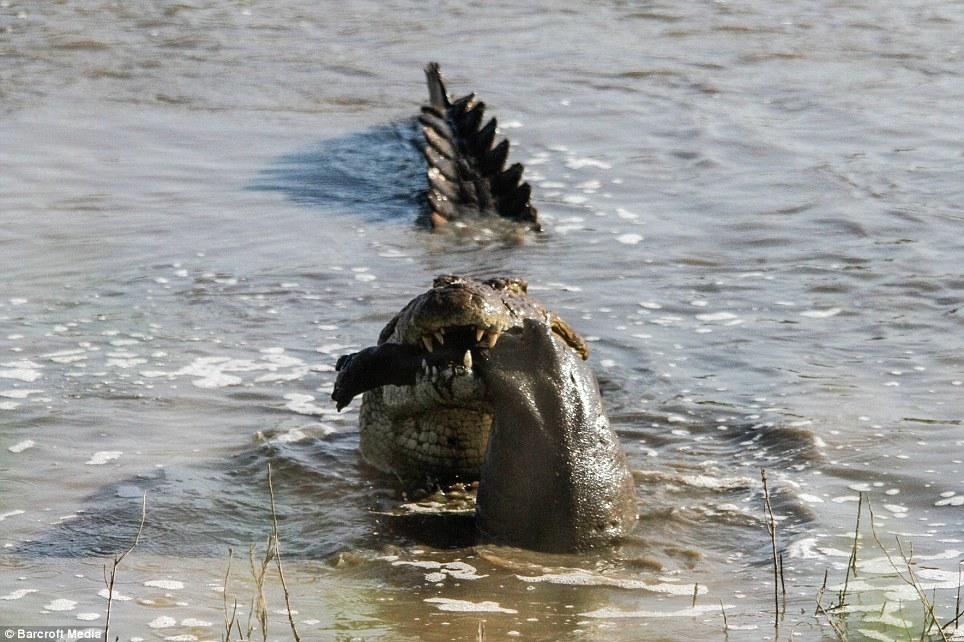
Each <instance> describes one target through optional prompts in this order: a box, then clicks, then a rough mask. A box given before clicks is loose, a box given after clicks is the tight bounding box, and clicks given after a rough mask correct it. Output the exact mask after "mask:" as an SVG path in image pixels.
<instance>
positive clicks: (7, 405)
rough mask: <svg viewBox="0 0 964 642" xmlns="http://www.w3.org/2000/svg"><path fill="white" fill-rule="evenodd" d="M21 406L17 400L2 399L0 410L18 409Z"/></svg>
mask: <svg viewBox="0 0 964 642" xmlns="http://www.w3.org/2000/svg"><path fill="white" fill-rule="evenodd" d="M19 407H20V404H19V403H17V402H16V401H0V410H16V409H17V408H19Z"/></svg>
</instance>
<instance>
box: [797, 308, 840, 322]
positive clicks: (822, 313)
mask: <svg viewBox="0 0 964 642" xmlns="http://www.w3.org/2000/svg"><path fill="white" fill-rule="evenodd" d="M841 312H843V310H842V309H841V308H828V309H826V310H804V311H803V312H801V313H800V316H802V317H807V318H808V319H829V318H830V317H835V316H837V315H838V314H840V313H841Z"/></svg>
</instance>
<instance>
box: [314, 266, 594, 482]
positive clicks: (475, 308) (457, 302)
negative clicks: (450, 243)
mask: <svg viewBox="0 0 964 642" xmlns="http://www.w3.org/2000/svg"><path fill="white" fill-rule="evenodd" d="M526 319H531V320H535V321H539V322H540V323H543V324H545V325H546V326H548V327H549V328H551V331H552V332H553V333H555V334H556V335H557V336H558V337H559V338H560V340H561V345H564V346H566V349H568V350H571V351H573V353H574V354H575V355H578V357H581V358H583V359H585V358H586V357H587V356H588V348H587V346H586V344H585V342H584V341H583V340H582V338H581V337H579V335H578V334H577V333H576V332H575V331H574V330H573V329H572V328H571V327H570V326H569V325H568V324H567V323H566V322H565V321H563V320H562V319H560V318H559V317H558V316H556V315H555V314H553V313H552V312H550V311H549V310H548V309H547V308H546V307H545V306H544V305H542V304H541V303H539V302H538V301H536V300H534V299H533V298H532V297H530V296H529V294H528V293H527V284H526V282H525V281H524V280H522V279H514V278H493V279H487V280H476V279H472V278H469V277H461V276H451V275H447V276H440V277H438V278H436V279H435V281H434V283H433V284H432V288H431V289H430V290H428V291H427V292H425V293H423V294H421V295H419V296H417V297H415V298H414V299H412V300H411V301H410V302H409V303H408V304H407V305H406V306H405V307H404V308H402V310H401V311H400V312H399V313H398V314H397V315H396V316H395V317H394V318H393V319H392V320H391V321H389V322H388V324H387V325H386V326H385V328H384V329H383V330H382V332H381V334H380V335H379V338H378V344H377V345H376V346H373V347H370V348H366V349H365V350H362V351H360V352H357V353H355V354H352V355H347V356H345V357H342V358H341V359H340V360H339V362H338V366H337V369H338V371H339V374H338V378H337V380H336V383H335V389H334V391H333V393H332V398H333V399H335V401H336V402H337V404H338V407H339V409H340V408H342V407H344V406H345V405H347V404H348V403H349V402H350V401H351V399H352V398H353V397H354V396H356V395H358V394H361V393H364V397H363V399H362V408H361V418H360V423H361V451H362V455H363V457H364V458H365V459H366V460H367V461H368V462H369V463H370V464H371V465H373V466H374V467H376V468H378V469H380V470H383V471H386V472H390V473H393V474H396V475H398V476H399V477H401V478H403V479H406V480H412V481H420V480H424V479H426V478H428V479H430V480H432V481H438V482H444V481H454V480H460V479H461V480H476V479H478V475H479V472H480V470H481V465H482V460H483V458H484V455H485V448H486V444H487V441H488V435H489V430H490V427H491V425H492V417H493V409H492V400H491V398H490V396H489V395H488V393H487V389H486V385H485V383H484V380H483V378H482V377H481V376H480V374H479V370H478V364H479V361H480V357H481V356H483V353H484V352H487V351H488V350H490V349H492V348H493V347H494V346H496V344H497V343H498V341H499V338H500V337H501V336H502V335H503V334H504V333H506V332H508V331H510V330H513V329H519V328H521V327H522V326H523V323H524V321H525V320H526Z"/></svg>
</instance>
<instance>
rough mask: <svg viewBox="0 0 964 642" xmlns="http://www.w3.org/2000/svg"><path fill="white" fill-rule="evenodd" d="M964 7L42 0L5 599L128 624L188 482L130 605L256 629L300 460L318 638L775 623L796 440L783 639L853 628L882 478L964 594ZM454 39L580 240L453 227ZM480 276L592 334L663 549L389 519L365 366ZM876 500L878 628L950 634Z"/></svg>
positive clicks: (461, 71)
mask: <svg viewBox="0 0 964 642" xmlns="http://www.w3.org/2000/svg"><path fill="white" fill-rule="evenodd" d="M279 5H283V6H279ZM962 31H964V6H962V5H960V4H949V3H944V4H934V3H927V2H916V3H915V2H904V3H869V2H868V3H859V2H858V3H835V2H824V1H821V2H808V3H802V2H795V3H771V2H758V1H756V0H750V1H748V2H741V3H727V2H699V3H668V2H647V3H642V4H627V3H594V4H592V5H590V6H586V5H584V4H583V3H571V4H568V5H566V6H563V5H560V4H559V3H546V4H545V6H541V7H540V6H538V5H537V4H533V3H529V4H528V5H520V4H519V3H504V4H499V3H494V4H485V5H480V6H474V7H465V8H461V7H460V6H458V5H446V4H444V3H443V4H442V5H439V4H438V3H406V2H399V3H392V4H390V5H385V4H383V3H378V2H369V1H367V0H366V1H363V2H353V3H347V4H344V5H340V4H335V3H314V2H287V3H256V2H213V1H209V0H198V1H197V2H190V3H188V2H154V3H146V2H99V1H98V2H85V3H32V2H18V1H17V0H3V2H2V3H0V221H2V228H0V229H2V231H0V261H2V268H3V269H2V273H0V423H2V428H0V482H2V486H0V542H2V546H3V548H2V551H0V616H2V617H0V623H2V624H7V623H17V624H21V623H22V624H61V623H67V624H69V623H74V624H83V623H92V624H94V625H97V626H102V625H103V623H104V617H105V615H104V612H105V608H106V605H107V600H106V599H105V596H106V594H107V593H106V590H105V588H104V580H103V567H104V564H105V561H107V560H109V558H110V556H111V555H114V554H116V553H118V552H120V551H122V550H123V549H125V548H126V547H127V546H129V545H130V543H131V541H132V539H133V537H134V534H135V532H136V531H137V525H138V522H139V520H140V515H141V502H142V496H143V494H144V493H145V492H146V494H147V522H146V524H145V526H144V529H143V532H142V534H141V536H140V539H139V541H138V544H137V546H136V548H135V549H134V550H133V552H132V553H131V554H130V555H129V556H128V557H127V558H126V559H125V560H124V562H123V563H122V565H121V567H120V570H119V572H118V577H117V584H116V587H115V599H114V600H113V604H112V615H111V617H112V628H113V631H114V632H115V633H118V634H119V635H121V636H122V637H121V639H157V638H162V637H168V638H170V639H181V640H189V639H200V640H205V639H220V638H221V637H222V634H223V630H224V626H225V625H224V618H225V611H227V612H228V614H229V615H230V613H231V612H233V604H234V602H235V601H237V618H238V620H239V621H240V622H241V623H242V625H243V626H242V628H243V629H245V630H246V629H247V623H248V612H249V609H250V604H251V597H252V595H253V594H254V588H253V586H252V583H251V579H250V577H251V574H250V571H249V562H248V547H249V546H250V545H251V544H252V543H257V544H258V547H259V548H258V551H257V554H258V555H261V554H263V550H264V541H265V540H266V538H267V536H268V534H269V532H270V529H271V513H270V508H269V506H270V501H269V493H268V489H267V485H266V474H267V468H268V464H269V463H270V464H271V467H272V472H273V484H274V489H275V495H276V501H277V513H278V519H279V528H280V534H281V543H282V553H283V555H284V558H283V559H284V564H285V576H286V580H287V586H288V589H289V592H290V601H291V606H292V608H293V609H294V610H295V611H296V613H295V614H294V615H293V618H292V619H293V621H294V623H295V625H296V626H297V627H298V629H299V630H300V632H301V634H302V637H303V639H322V640H332V639H350V638H353V637H357V638H360V639H366V640H367V639H383V640H417V639H424V640H450V639H452V640H470V639H475V638H476V635H477V630H478V626H479V621H480V620H482V621H484V626H485V635H486V639H512V638H515V637H519V638H520V639H527V640H639V639H655V638H659V639H667V640H719V639H722V636H723V635H724V630H726V634H727V635H728V638H729V639H730V640H744V639H745V640H759V639H773V638H774V636H775V632H774V628H773V617H774V615H773V612H774V605H773V577H772V567H771V558H772V554H771V542H770V538H769V535H768V534H767V529H766V527H765V522H764V520H763V514H764V513H763V507H764V502H763V487H762V484H761V477H760V471H761V469H762V468H765V469H766V470H767V475H768V478H769V480H768V481H769V486H770V494H771V500H772V503H773V508H774V511H775V514H776V519H777V545H778V548H779V553H780V555H782V558H783V564H784V580H785V586H786V607H785V613H784V618H785V619H784V620H783V624H782V625H781V630H780V635H781V637H783V638H787V637H791V636H792V637H794V638H795V639H820V638H821V637H822V636H826V637H828V638H829V637H832V636H833V633H832V632H831V631H830V629H829V627H828V625H827V623H826V619H825V618H822V617H819V616H817V617H815V616H814V615H813V614H814V610H815V607H816V600H817V597H818V595H819V593H820V587H821V585H822V584H823V582H824V574H825V572H827V573H828V576H827V577H828V579H827V588H826V591H825V595H824V597H823V603H824V605H825V606H829V605H830V604H831V603H832V602H834V601H835V600H836V599H837V592H838V590H839V588H840V587H841V585H842V584H843V582H844V579H845V576H846V568H847V561H848V558H849V556H850V552H851V547H852V545H853V531H854V522H855V519H856V516H857V506H858V498H859V496H860V493H864V494H865V497H866V498H867V499H868V500H869V502H870V506H871V507H872V508H873V511H874V516H875V518H874V522H875V525H876V531H877V535H878V537H879V539H880V541H881V543H882V544H883V545H884V546H885V548H886V549H887V550H888V551H889V552H890V554H891V555H893V556H894V558H895V563H896V564H897V566H899V567H900V568H902V569H903V570H904V571H905V575H906V564H905V563H904V562H903V561H902V560H901V559H900V555H899V553H898V552H897V545H896V541H895V535H897V536H899V537H900V539H901V542H902V544H904V546H905V552H908V551H909V549H910V548H911V547H912V549H913V554H912V555H913V559H912V560H911V563H912V568H913V569H914V571H915V574H916V576H917V577H918V579H919V583H920V584H922V585H923V587H924V588H925V590H926V592H927V595H928V596H930V597H931V598H932V599H934V601H935V602H936V604H937V613H938V616H939V618H940V619H941V620H942V621H946V620H949V619H951V617H953V615H952V611H953V607H954V594H955V591H956V588H957V586H958V581H959V580H958V564H959V561H960V559H961V557H962V555H964V553H962V551H964V541H962V538H964V510H962V508H961V506H962V505H964V475H962V469H964V466H962V463H961V460H962V457H964V455H962V453H964V427H962V419H964V388H962V381H964V328H962V321H964V308H962V307H961V306H962V300H964V275H962V268H961V265H962V251H964V241H962V238H964V218H962V205H964V190H962V187H961V186H962V184H964V183H962V181H961V176H962V172H964V157H962V149H964V135H962V131H964V111H962V110H961V105H962V104H964V79H962V71H964V60H962V58H964V56H962V51H961V44H960V34H961V33H962ZM429 60H439V61H440V62H441V63H442V68H443V71H444V72H445V73H446V76H447V78H448V80H449V83H450V86H451V88H452V89H453V91H455V92H464V91H468V90H476V91H478V92H479V94H480V96H481V97H482V98H483V99H484V100H486V101H487V103H488V104H489V105H490V108H491V113H494V114H495V115H497V116H498V117H499V119H500V123H501V129H502V133H503V135H508V136H510V137H511V139H512V141H513V143H514V147H513V153H512V155H513V158H514V159H515V160H521V161H523V162H525V163H526V167H527V174H526V175H527V177H528V178H529V180H530V181H531V182H532V184H533V189H534V194H535V202H536V204H537V206H538V207H539V208H540V211H541V215H542V218H543V221H544V225H545V228H546V232H545V233H544V234H541V235H532V234H530V235H528V236H527V237H526V238H525V240H524V242H523V243H522V244H516V243H512V242H505V241H503V240H500V237H499V235H498V234H493V235H487V234H486V233H485V231H484V230H479V231H478V232H477V234H476V237H477V238H473V237H472V236H471V235H470V236H468V237H459V238H456V237H454V236H453V235H448V234H441V235H438V234H436V235H433V234H431V233H428V232H426V231H425V230H422V229H419V228H417V227H416V226H415V225H414V223H413V222H414V220H415V218H416V216H417V214H418V212H419V208H420V207H421V205H420V200H419V197H420V194H419V190H421V189H423V187H424V177H423V173H422V172H423V167H422V164H421V161H420V159H419V157H418V154H417V152H416V151H414V149H413V147H412V144H411V143H412V140H413V139H414V137H415V134H414V129H413V127H412V123H411V117H412V116H413V114H415V113H416V111H417V107H418V105H419V103H420V102H421V101H422V100H423V98H424V93H425V90H424V86H423V77H422V71H421V67H422V65H423V64H424V63H425V62H427V61H429ZM450 272H455V273H464V274H470V275H496V274H510V275H521V276H524V277H526V278H527V279H528V280H529V281H530V283H531V288H530V291H531V292H533V293H535V294H536V295H537V296H538V297H539V298H541V299H542V300H543V301H545V302H546V303H548V304H549V305H550V306H551V307H553V308H554V309H555V310H556V311H557V312H558V313H559V314H560V315H561V316H563V317H564V318H566V319H567V320H569V321H570V322H571V323H572V325H574V326H575V327H576V328H577V329H578V330H579V331H581V332H582V333H583V335H584V336H586V337H587V338H588V339H589V341H590V342H591V346H592V349H593V354H592V357H591V361H590V363H591V364H592V367H593V368H594V369H595V371H596V372H597V374H598V377H599V379H600V383H601V387H602V391H603V396H604V399H605V403H606V406H607V409H608V412H609V415H610V418H611V420H612V422H613V424H614V426H615V427H616V428H617V430H618V432H619V434H620V436H621V438H622V440H623V443H624V444H625V448H626V450H627V451H628V453H629V456H630V459H631V463H632V466H633V469H634V471H635V473H636V479H637V493H638V495H639V499H640V505H639V510H640V523H639V527H638V528H637V530H636V532H635V533H634V534H633V536H632V537H631V538H630V539H629V540H628V541H627V542H626V543H625V544H624V545H622V546H620V547H619V548H617V549H615V550H614V551H606V552H602V553H599V554H596V555H591V556H546V555H539V554H535V553H530V552H525V551H520V550H513V549H510V548H503V547H494V546H488V545H481V546H477V547H462V548H459V547H456V548H451V547H440V546H439V543H438V542H436V541H434V539H433V538H431V537H429V536H427V534H426V533H421V534H419V533H417V532H416V533H412V532H408V531H404V532H399V531H398V530H396V529H392V528H389V526H390V525H389V524H386V523H383V522H382V521H380V520H379V519H377V518H376V516H374V515H373V514H372V513H371V508H372V507H373V506H376V505H383V504H384V503H385V502H386V501H391V500H392V499H393V497H394V496H393V492H394V491H393V489H392V486H391V483H390V482H387V481H385V480H382V479H378V478H374V477H372V476H371V475H370V474H369V473H368V472H366V471H365V469H363V468H362V467H361V466H360V464H359V461H358V456H357V452H356V449H357V443H358V433H357V403H356V404H353V405H352V406H350V407H349V409H347V410H346V411H344V412H342V413H341V414H338V413H336V412H335V410H334V407H333V405H332V403H331V402H330V401H329V399H328V396H329V394H330V391H331V386H332V381H333V377H334V369H333V364H334V362H335V360H336V358H337V357H338V356H339V355H340V354H343V353H345V352H349V351H351V350H353V349H357V348H359V347H362V346H365V345H369V344H371V343H372V342H373V341H374V339H375V337H376V336H377V333H378V331H379V329H380V328H381V326H382V324H384V322H385V321H386V320H387V319H388V318H390V316H391V315H392V314H393V312H395V311H396V310H398V309H399V308H400V307H401V306H402V305H403V304H404V303H405V302H406V301H407V300H408V299H409V298H410V297H412V296H413V295H415V294H417V293H418V292H420V291H421V290H423V289H424V288H425V287H427V286H428V285H429V283H430V282H431V279H432V277H433V276H434V275H437V274H441V273H450ZM870 521H871V520H870V516H869V514H868V513H867V512H866V505H865V511H864V513H863V521H862V526H861V536H860V539H859V544H860V546H859V549H860V552H859V555H858V561H859V564H858V576H857V578H853V577H851V578H850V580H849V587H848V591H849V595H848V599H847V602H848V603H849V604H850V610H851V611H852V613H851V615H850V616H849V618H848V619H847V620H846V622H844V624H845V626H846V627H848V630H849V631H850V635H851V639H858V638H860V637H861V636H865V637H866V638H868V639H893V638H894V637H896V636H898V635H899V636H903V635H905V633H904V630H905V627H906V628H909V629H912V630H913V631H915V633H914V635H913V639H917V633H916V631H918V630H919V629H920V626H921V622H922V615H921V608H920V605H919V600H918V598H917V597H916V594H915V592H914V590H913V588H912V587H910V586H909V585H907V584H905V583H904V582H902V581H901V579H900V578H899V577H897V575H896V574H895V572H894V569H893V567H892V566H891V564H890V563H889V562H888V561H887V558H886V556H885V554H884V551H883V550H881V548H880V546H878V545H877V544H876V543H875V542H874V541H873V537H872V534H871V532H870V529H869V524H870ZM429 535H430V534H429ZM229 548H230V549H232V551H233V552H232V553H231V554H230V555H229V552H228V551H229ZM229 558H230V564H231V574H230V577H229V580H228V583H227V584H228V585H227V588H226V590H225V581H224V578H225V573H226V571H227V569H228V565H229ZM266 585H267V586H266V591H267V597H268V610H269V615H270V618H269V626H270V632H271V635H272V636H273V637H278V638H284V637H286V636H287V635H288V627H289V624H288V621H287V615H286V610H285V608H284V601H283V599H282V595H281V587H280V582H279V580H278V578H277V576H276V575H275V574H274V573H273V571H272V572H270V573H269V574H268V578H267V581H266ZM932 590H933V591H934V592H933V593H932ZM724 613H725V619H724Z"/></svg>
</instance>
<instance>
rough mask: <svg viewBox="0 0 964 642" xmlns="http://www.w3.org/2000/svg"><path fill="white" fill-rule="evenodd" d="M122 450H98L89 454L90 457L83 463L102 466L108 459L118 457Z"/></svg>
mask: <svg viewBox="0 0 964 642" xmlns="http://www.w3.org/2000/svg"><path fill="white" fill-rule="evenodd" d="M123 454H124V452H123V451H121V450H99V451H97V452H95V453H94V454H93V455H91V457H90V459H88V460H87V461H85V462H84V463H85V464H87V465H88V466H103V465H104V464H106V463H107V462H109V461H114V460H115V459H118V458H120V456H121V455H123Z"/></svg>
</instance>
